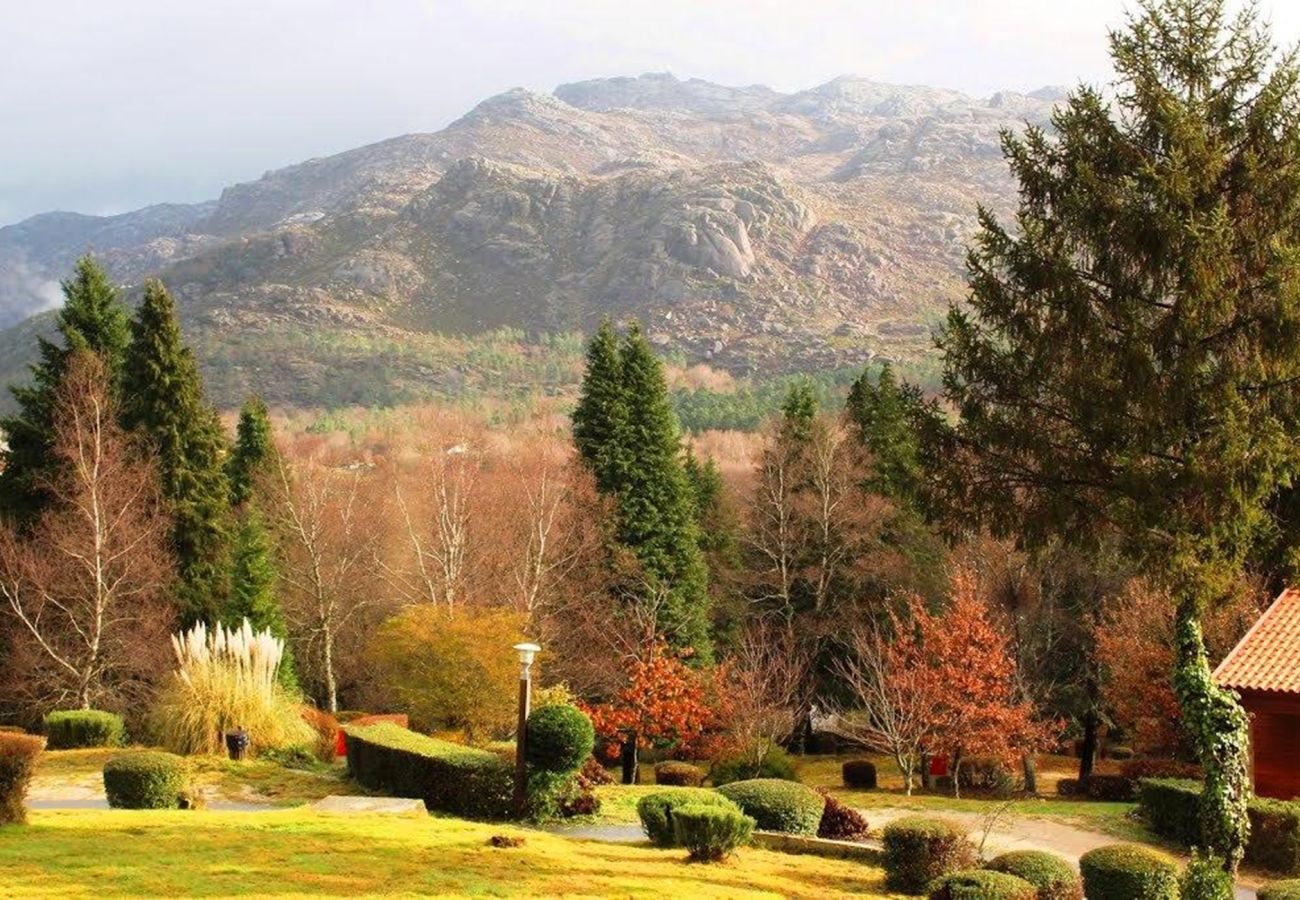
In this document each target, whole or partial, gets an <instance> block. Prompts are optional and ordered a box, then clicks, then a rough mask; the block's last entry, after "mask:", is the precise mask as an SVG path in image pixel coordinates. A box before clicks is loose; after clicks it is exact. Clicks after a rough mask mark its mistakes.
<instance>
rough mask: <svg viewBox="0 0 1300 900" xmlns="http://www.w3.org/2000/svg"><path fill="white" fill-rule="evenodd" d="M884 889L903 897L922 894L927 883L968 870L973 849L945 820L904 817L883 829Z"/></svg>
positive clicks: (964, 837) (963, 831)
mask: <svg viewBox="0 0 1300 900" xmlns="http://www.w3.org/2000/svg"><path fill="white" fill-rule="evenodd" d="M881 843H882V844H883V845H884V851H885V852H884V863H885V885H886V886H887V887H888V888H889V889H890V890H893V891H900V892H902V893H904V894H922V893H925V890H926V888H927V887H928V886H929V884H930V882H932V881H934V880H935V879H936V878H942V877H943V876H944V875H951V874H952V873H954V872H960V871H962V870H964V869H968V868H970V867H971V865H972V864H973V863H974V862H975V848H974V847H973V846H971V842H970V840H969V839H968V838H967V837H966V831H965V830H964V829H963V828H961V826H959V825H957V824H956V823H954V822H950V821H948V820H946V819H931V818H926V817H924V816H905V817H904V818H901V819H898V820H897V821H894V822H891V823H889V824H888V825H886V826H885V831H884V834H883V835H882V840H881Z"/></svg>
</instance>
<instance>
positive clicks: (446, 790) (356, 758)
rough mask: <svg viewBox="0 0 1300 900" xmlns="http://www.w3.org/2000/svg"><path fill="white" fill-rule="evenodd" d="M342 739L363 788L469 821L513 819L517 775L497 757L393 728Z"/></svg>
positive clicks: (356, 730)
mask: <svg viewBox="0 0 1300 900" xmlns="http://www.w3.org/2000/svg"><path fill="white" fill-rule="evenodd" d="M343 733H344V735H345V736H346V737H345V740H346V741H347V755H348V774H349V775H350V776H351V777H352V778H354V779H355V780H356V781H357V783H358V784H360V785H362V786H363V787H367V788H370V789H371V790H378V791H387V792H388V793H390V794H392V795H394V796H396V797H412V798H416V799H419V800H423V801H424V805H425V806H426V807H427V808H428V809H430V810H433V811H438V812H446V813H451V814H453V815H457V816H463V817H464V818H469V819H496V818H505V817H506V816H508V815H510V811H511V809H510V805H511V797H512V794H513V791H514V769H513V766H511V764H510V762H509V761H508V760H506V759H503V758H502V757H500V756H498V755H497V754H495V753H490V752H488V751H487V750H478V749H475V748H473V747H465V746H463V745H461V744H453V743H451V742H450V741H440V740H437V739H436V738H431V737H425V736H424V735H422V734H416V733H415V732H414V731H410V730H408V729H406V728H402V727H400V726H398V725H392V724H388V723H381V724H378V725H362V726H352V725H349V726H345V727H344V729H343ZM579 763H581V760H579Z"/></svg>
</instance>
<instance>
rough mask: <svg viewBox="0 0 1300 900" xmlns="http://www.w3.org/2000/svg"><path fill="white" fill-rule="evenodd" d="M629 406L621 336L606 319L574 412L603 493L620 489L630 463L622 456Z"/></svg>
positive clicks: (581, 446) (577, 433) (590, 350)
mask: <svg viewBox="0 0 1300 900" xmlns="http://www.w3.org/2000/svg"><path fill="white" fill-rule="evenodd" d="M626 407H627V403H626V391H625V386H624V384H623V365H622V361H621V359H620V356H619V346H618V335H617V334H615V333H614V326H613V325H611V324H610V321H609V319H608V318H606V319H602V320H601V322H600V328H599V329H597V331H596V334H595V335H594V336H593V337H592V339H591V342H590V343H589V344H588V345H587V371H586V374H585V375H583V378H582V393H581V395H580V396H579V398H578V405H577V408H575V409H574V411H573V440H574V443H575V444H576V445H577V447H578V453H579V454H580V455H581V456H582V458H583V460H585V461H586V463H587V465H588V466H590V467H591V470H592V472H593V473H594V474H595V476H596V487H597V488H598V489H599V490H600V492H601V493H603V494H610V493H614V492H615V491H616V490H617V489H618V485H619V483H620V479H621V478H622V475H623V471H624V470H625V468H626V465H627V461H626V459H624V455H623V437H624V436H623V431H624V426H625V422H626V418H627V408H626Z"/></svg>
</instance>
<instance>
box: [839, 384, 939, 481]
mask: <svg viewBox="0 0 1300 900" xmlns="http://www.w3.org/2000/svg"><path fill="white" fill-rule="evenodd" d="M846 412H847V413H848V416H849V419H850V420H851V421H852V422H853V424H854V426H855V427H856V428H857V432H858V437H859V439H860V440H861V441H862V444H863V446H865V447H866V448H867V449H868V450H870V451H871V468H872V476H871V480H870V484H869V487H870V488H871V489H872V490H873V491H875V492H876V493H879V494H881V495H882V496H885V497H888V498H890V499H891V500H894V501H896V502H902V503H905V504H907V505H909V506H911V505H914V504H915V503H916V502H917V499H918V495H919V491H920V486H921V480H922V471H921V432H920V429H919V428H918V423H919V420H921V419H922V418H923V417H924V416H925V415H926V414H927V409H926V405H925V401H924V400H923V399H922V397H921V392H920V391H919V390H918V389H917V388H916V387H915V386H913V385H910V384H907V383H906V382H903V383H902V384H900V383H899V382H898V379H897V378H895V377H894V370H893V368H892V367H890V366H889V365H888V364H886V365H885V366H884V367H883V368H881V370H880V374H879V375H878V376H877V378H876V381H875V383H874V384H872V382H871V380H870V377H869V375H868V373H867V372H863V373H862V375H861V376H860V377H859V378H858V380H857V381H855V382H853V387H852V388H850V389H849V397H848V403H847V406H846Z"/></svg>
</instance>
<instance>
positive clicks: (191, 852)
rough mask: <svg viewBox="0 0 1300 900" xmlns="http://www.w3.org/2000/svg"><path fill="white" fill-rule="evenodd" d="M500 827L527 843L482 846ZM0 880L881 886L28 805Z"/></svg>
mask: <svg viewBox="0 0 1300 900" xmlns="http://www.w3.org/2000/svg"><path fill="white" fill-rule="evenodd" d="M494 834H511V835H521V836H523V837H524V838H525V844H524V846H522V847H517V848H511V849H496V848H493V847H490V846H488V843H487V842H488V839H489V837H491V836H492V835H494ZM0 872H4V876H3V883H2V884H0V894H3V895H5V896H10V895H12V896H21V897H91V896H94V897H118V896H175V895H196V894H197V895H209V896H212V895H223V896H224V895H249V894H276V895H295V894H298V895H301V894H350V895H356V894H381V893H402V894H414V893H419V894H433V895H458V896H464V895H478V896H555V895H568V896H710V897H727V896H782V897H809V898H812V897H828V896H844V895H849V894H854V895H857V896H866V897H885V896H889V895H887V894H885V893H884V888H883V874H882V872H881V871H880V870H879V869H875V868H872V867H870V866H865V865H862V864H861V863H855V862H850V861H847V860H835V859H822V858H819V857H813V856H790V855H786V854H780V853H774V852H770V851H765V850H759V849H755V848H745V849H742V850H741V851H739V853H738V855H737V856H736V857H734V858H733V859H731V860H730V861H728V862H726V863H722V864H717V865H699V864H690V863H687V862H685V854H684V852H683V851H681V850H657V849H654V848H651V847H648V846H629V845H622V844H601V843H594V842H587V841H573V840H567V839H565V838H561V837H557V836H555V835H550V834H545V833H542V832H537V831H530V830H525V829H520V828H516V827H512V826H507V825H485V824H478V823H472V822H465V821H462V820H458V819H447V818H434V817H427V818H426V817H421V818H386V817H382V816H329V815H320V814H316V813H312V812H310V811H307V810H276V811H273V812H262V813H234V812H211V811H200V812H181V811H148V812H144V811H139V812H137V811H125V810H113V811H82V810H77V811H58V812H40V811H38V812H33V813H32V814H31V822H30V824H29V825H27V826H5V827H0Z"/></svg>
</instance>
